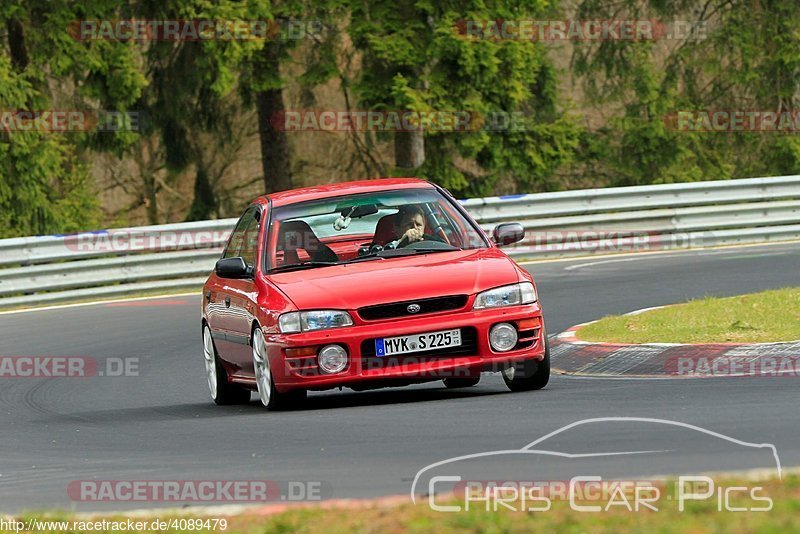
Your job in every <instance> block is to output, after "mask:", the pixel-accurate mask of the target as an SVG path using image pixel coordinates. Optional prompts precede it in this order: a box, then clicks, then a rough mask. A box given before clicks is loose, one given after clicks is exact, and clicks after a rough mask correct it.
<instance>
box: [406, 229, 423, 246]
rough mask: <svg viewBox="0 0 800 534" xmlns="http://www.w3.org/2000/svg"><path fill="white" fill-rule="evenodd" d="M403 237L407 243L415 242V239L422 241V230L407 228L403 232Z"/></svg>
mask: <svg viewBox="0 0 800 534" xmlns="http://www.w3.org/2000/svg"><path fill="white" fill-rule="evenodd" d="M403 237H404V238H406V240H407V241H408V242H409V243H415V242H417V241H422V239H423V237H422V230H418V229H416V228H411V229H410V230H407V231H406V233H405V234H403Z"/></svg>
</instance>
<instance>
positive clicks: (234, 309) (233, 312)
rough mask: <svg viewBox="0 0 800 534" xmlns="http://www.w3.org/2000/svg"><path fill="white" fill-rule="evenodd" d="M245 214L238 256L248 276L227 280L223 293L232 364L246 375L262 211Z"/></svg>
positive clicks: (250, 360)
mask: <svg viewBox="0 0 800 534" xmlns="http://www.w3.org/2000/svg"><path fill="white" fill-rule="evenodd" d="M253 207H254V208H255V209H254V210H253V211H251V212H250V213H248V214H247V225H246V226H245V227H244V228H243V231H242V245H241V247H240V248H239V257H241V258H242V259H243V260H244V262H245V263H246V264H247V267H248V268H249V270H250V272H251V273H252V276H250V277H249V278H242V279H240V280H228V281H227V282H228V284H227V285H226V291H227V293H228V295H229V296H230V299H231V305H230V318H231V328H230V331H229V333H228V337H229V339H230V340H231V341H232V342H233V344H234V345H235V348H234V351H235V355H234V358H235V362H234V363H235V364H236V365H237V366H238V367H239V368H240V369H241V370H242V371H243V372H245V373H246V374H248V373H252V371H253V358H252V348H251V333H252V332H251V331H252V325H253V313H254V311H255V309H254V306H255V305H256V302H257V301H258V287H257V286H256V283H255V273H256V269H257V264H258V257H259V246H258V245H259V236H260V235H261V220H262V211H261V207H260V206H253Z"/></svg>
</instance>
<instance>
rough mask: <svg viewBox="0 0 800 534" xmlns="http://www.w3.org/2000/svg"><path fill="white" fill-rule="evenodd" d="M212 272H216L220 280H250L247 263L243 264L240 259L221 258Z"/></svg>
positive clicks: (250, 274) (242, 260) (242, 259)
mask: <svg viewBox="0 0 800 534" xmlns="http://www.w3.org/2000/svg"><path fill="white" fill-rule="evenodd" d="M214 272H216V273H217V276H219V277H220V278H232V279H239V278H250V276H252V273H251V272H250V268H249V267H248V266H247V263H245V261H244V258H241V257H236V258H223V259H221V260H219V261H218V262H217V265H216V266H215V267H214Z"/></svg>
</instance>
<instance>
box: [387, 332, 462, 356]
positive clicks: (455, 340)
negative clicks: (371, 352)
mask: <svg viewBox="0 0 800 534" xmlns="http://www.w3.org/2000/svg"><path fill="white" fill-rule="evenodd" d="M459 346H461V330H460V329H458V328H457V329H455V330H442V331H440V332H428V333H426V334H414V335H413V336H397V337H386V338H380V339H376V340H375V355H376V356H378V357H381V356H392V355H394V354H408V353H409V352H424V351H427V350H436V349H446V348H448V347H459Z"/></svg>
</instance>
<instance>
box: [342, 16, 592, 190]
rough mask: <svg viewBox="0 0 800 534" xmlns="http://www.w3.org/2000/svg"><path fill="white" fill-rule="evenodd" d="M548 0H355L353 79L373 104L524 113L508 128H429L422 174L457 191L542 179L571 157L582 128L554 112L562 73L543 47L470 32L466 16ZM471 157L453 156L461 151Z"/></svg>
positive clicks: (536, 183)
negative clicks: (360, 60)
mask: <svg viewBox="0 0 800 534" xmlns="http://www.w3.org/2000/svg"><path fill="white" fill-rule="evenodd" d="M545 8H546V3H545V2H543V1H536V0H533V1H492V2H481V1H475V2H472V1H469V2H424V1H413V0H400V1H396V0H382V1H377V2H360V1H357V0H354V1H353V2H352V5H351V9H352V15H351V24H350V27H349V32H350V35H351V36H352V38H353V42H354V44H355V46H356V47H357V48H358V49H360V50H361V51H362V52H363V54H364V68H363V70H362V72H361V76H360V79H359V80H358V83H357V85H356V90H357V91H358V93H359V96H360V98H361V105H362V106H364V107H366V108H367V109H379V110H380V109H385V110H398V109H399V110H408V111H416V112H434V111H447V112H452V111H456V112H460V111H466V112H470V113H471V114H472V117H473V121H472V124H473V125H475V124H476V121H475V120H474V119H475V118H476V117H491V116H493V115H496V114H497V113H498V112H505V113H509V114H510V113H515V112H516V113H520V114H524V115H525V116H526V120H525V121H524V123H525V124H524V127H522V128H518V129H515V128H512V129H510V130H503V129H492V128H491V127H489V128H485V127H484V128H482V127H477V128H470V130H469V131H453V132H447V131H435V130H429V131H426V132H425V157H426V160H425V164H424V165H423V166H422V167H421V168H420V169H418V171H417V174H418V176H421V177H424V178H428V179H431V180H434V181H436V182H438V183H440V184H441V185H443V186H445V187H447V188H449V189H450V190H451V191H453V192H454V193H455V194H458V195H470V194H481V193H485V192H488V193H491V192H493V191H494V189H495V184H496V182H497V180H498V178H499V177H500V176H506V177H510V178H512V179H513V181H514V182H515V183H516V187H519V188H525V190H534V189H540V188H543V187H544V184H545V183H546V182H547V180H548V178H549V177H550V176H551V175H552V172H553V171H554V169H555V168H557V167H559V166H560V165H561V164H564V163H567V162H569V161H570V160H571V158H572V155H573V152H574V148H575V146H576V144H577V141H578V137H579V131H580V129H579V128H578V127H577V125H576V123H575V122H574V121H572V120H570V119H568V118H566V117H562V116H560V115H559V114H558V113H557V112H556V109H557V108H556V105H555V94H556V88H555V87H556V79H555V76H554V74H553V70H552V67H551V65H550V64H549V62H548V60H547V57H546V54H545V49H544V47H543V46H542V45H540V44H537V43H535V42H532V41H522V40H492V39H477V38H470V37H468V36H466V35H464V34H463V32H459V31H458V28H459V24H460V23H461V24H463V21H465V20H475V21H486V20H496V19H533V18H536V17H537V16H539V15H542V14H543V13H544V12H545ZM457 159H458V160H463V161H465V162H473V163H475V164H477V166H478V169H475V170H473V171H469V170H467V167H472V165H461V166H459V165H457V164H456V160H457Z"/></svg>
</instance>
